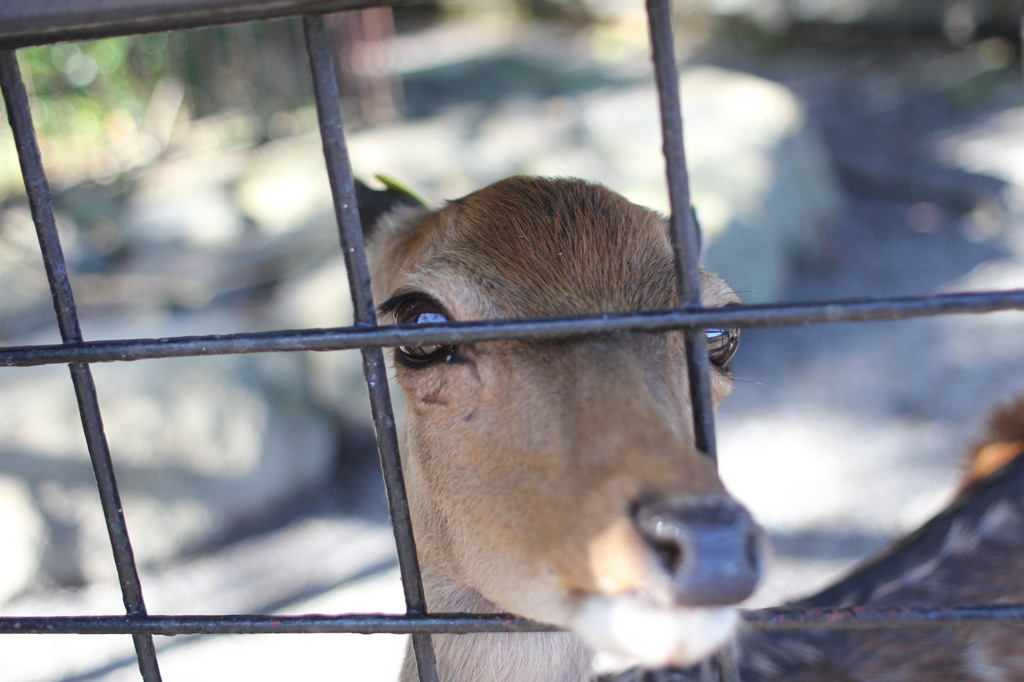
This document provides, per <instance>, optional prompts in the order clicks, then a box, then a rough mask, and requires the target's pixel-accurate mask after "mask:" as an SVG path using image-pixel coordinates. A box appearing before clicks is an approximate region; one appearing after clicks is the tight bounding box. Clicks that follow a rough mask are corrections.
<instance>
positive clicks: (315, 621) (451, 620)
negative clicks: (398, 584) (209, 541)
mask: <svg viewBox="0 0 1024 682" xmlns="http://www.w3.org/2000/svg"><path fill="white" fill-rule="evenodd" d="M558 630H559V628H556V627H554V626H552V625H544V624H541V623H537V622H534V621H531V620H526V619H524V618H518V617H516V616H512V615H508V614H430V615H390V614H380V613H370V614H344V615H337V616H331V615H322V614H314V615H304V616H259V615H233V616H139V617H135V616H57V617H48V618H0V634H79V635H124V634H139V633H142V634H147V635H218V634H295V633H313V632H320V633H351V634H364V635H369V634H375V633H383V634H409V633H440V632H461V633H472V632H556V631H558Z"/></svg>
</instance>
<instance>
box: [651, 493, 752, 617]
mask: <svg viewBox="0 0 1024 682" xmlns="http://www.w3.org/2000/svg"><path fill="white" fill-rule="evenodd" d="M633 519H634V522H635V524H636V527H637V529H638V530H639V532H640V535H641V536H642V537H643V539H644V541H645V542H646V543H647V544H648V545H649V546H650V547H651V548H652V549H653V550H654V552H655V553H656V554H657V556H658V558H659V559H660V561H661V563H662V566H663V567H664V568H665V570H666V571H667V572H668V574H669V575H670V576H671V578H672V586H673V588H674V590H675V598H676V601H677V602H678V603H679V604H681V605H687V606H724V605H729V604H736V603H738V602H741V601H743V600H744V599H746V598H747V597H749V596H750V595H751V594H752V593H753V592H754V589H755V588H756V587H757V585H758V583H759V582H760V580H761V563H762V561H761V552H762V546H761V545H762V541H761V531H760V529H759V528H758V527H757V524H756V523H754V520H753V518H752V517H751V516H750V513H749V512H748V511H747V510H746V509H745V508H743V507H742V506H741V505H740V504H738V503H737V502H736V501H734V500H732V499H731V498H728V497H709V498H695V499H679V500H668V501H666V500H658V501H651V502H645V503H641V504H639V505H637V506H636V508H635V509H634V511H633Z"/></svg>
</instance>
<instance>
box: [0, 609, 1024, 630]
mask: <svg viewBox="0 0 1024 682" xmlns="http://www.w3.org/2000/svg"><path fill="white" fill-rule="evenodd" d="M742 618H743V621H744V623H745V625H746V627H750V628H754V629H757V630H765V631H784V630H809V629H815V630H868V629H891V628H906V627H925V628H949V627H970V626H973V625H979V624H998V625H1002V626H1006V627H1024V604H989V605H978V606H955V607H943V608H930V607H900V606H891V607H886V606H872V607H857V606H854V607H844V608H838V607H837V608H817V607H815V608H787V607H776V608H766V609H758V610H754V611H744V612H742ZM559 629H560V628H556V627H554V626H551V625H546V624H543V623H537V622H535V621H531V620H527V619H525V618H519V617H516V616H514V615H511V614H493V613H481V614H472V613H433V614H428V615H411V614H404V615H402V614H394V615H392V614H380V613H366V614H342V615H321V614H312V615H302V616H281V615H231V616H187V615H186V616H166V615H149V616H144V615H139V616H131V615H129V616H56V617H27V618H17V617H8V618H0V634H5V635H6V634H78V635H127V634H140V633H141V634H145V635H167V636H173V635H215V634H296V633H351V634H374V633H384V634H408V633H442V632H445V633H484V632H557V631H559Z"/></svg>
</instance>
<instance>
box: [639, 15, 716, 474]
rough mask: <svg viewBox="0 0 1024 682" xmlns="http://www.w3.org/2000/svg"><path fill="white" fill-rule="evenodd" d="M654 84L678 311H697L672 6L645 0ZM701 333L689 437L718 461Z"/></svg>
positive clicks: (696, 341)
mask: <svg viewBox="0 0 1024 682" xmlns="http://www.w3.org/2000/svg"><path fill="white" fill-rule="evenodd" d="M647 20H648V27H649V29H650V35H651V53H652V61H653V62H654V78H655V82H656V84H657V88H658V111H659V112H660V114H661V135H662V143H663V144H662V146H663V152H664V155H665V177H666V179H667V181H668V189H669V204H670V206H671V209H672V215H671V217H670V219H669V234H670V236H671V237H672V249H673V251H674V253H675V257H676V277H677V280H678V284H679V299H680V305H681V306H699V305H700V267H699V260H700V235H699V234H698V232H697V222H696V220H695V219H694V213H693V206H692V204H691V201H690V178H689V172H688V170H687V166H686V148H685V145H684V143H683V110H682V106H681V104H680V99H679V69H678V68H677V67H676V56H675V45H674V37H673V31H672V4H671V2H670V0H647ZM704 334H705V332H704V330H703V329H699V328H697V329H687V330H685V337H686V367H687V376H688V377H689V381H690V400H691V404H692V405H693V433H694V442H695V445H696V446H697V449H698V450H700V451H701V452H703V453H704V454H705V455H707V456H708V457H710V458H711V459H712V460H716V461H717V459H718V453H717V449H718V448H717V446H716V443H715V414H714V402H713V400H712V397H711V363H710V361H709V360H708V347H707V339H706V338H705V335H704Z"/></svg>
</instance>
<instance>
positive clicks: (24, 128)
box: [0, 50, 160, 682]
mask: <svg viewBox="0 0 1024 682" xmlns="http://www.w3.org/2000/svg"><path fill="white" fill-rule="evenodd" d="M0 86H2V89H3V94H4V101H5V102H6V105H7V118H8V121H9V122H10V126H11V131H12V132H13V134H14V140H15V144H16V145H17V149H18V160H19V162H20V163H21V172H22V176H23V178H24V181H25V192H26V194H27V195H28V201H29V207H30V209H31V211H32V219H33V222H34V223H35V226H36V236H37V237H38V239H39V248H40V251H41V252H42V256H43V265H44V267H45V269H46V278H47V280H48V282H49V285H50V292H51V294H52V296H53V305H54V310H55V311H56V314H57V325H58V327H59V328H60V334H61V338H62V339H63V341H64V343H67V344H73V343H81V342H82V340H83V339H82V330H81V327H80V326H79V324H78V313H77V309H76V308H75V300H74V296H73V295H72V291H71V281H70V279H69V278H68V272H67V264H66V262H65V260H64V252H63V249H62V248H61V244H60V235H59V234H58V233H57V224H56V221H55V219H54V214H53V205H52V203H51V201H50V185H49V183H48V182H47V180H46V174H45V172H44V171H43V163H42V158H41V156H40V154H39V145H38V144H37V143H36V137H35V130H34V129H33V126H32V113H31V111H30V109H29V103H28V96H27V94H26V92H25V85H24V83H23V82H22V79H21V71H20V70H19V68H18V60H17V57H16V55H15V53H14V52H13V51H9V50H4V51H0ZM68 367H69V369H70V371H71V381H72V383H73V384H74V388H75V396H76V398H77V400H78V411H79V414H80V416H81V419H82V429H83V432H84V434H85V441H86V446H87V447H88V450H89V457H90V459H91V460H92V468H93V473H94V475H95V477H96V485H97V488H98V489H99V495H100V504H101V505H102V508H103V518H104V520H105V521H106V525H107V533H108V535H109V536H110V544H111V547H112V549H113V554H114V565H115V566H116V568H117V574H118V578H119V580H120V583H121V596H122V599H123V601H124V606H125V609H126V611H127V613H128V615H130V616H144V615H146V605H145V602H144V601H143V598H142V584H141V582H140V580H139V573H138V569H137V567H136V564H135V554H134V552H133V551H132V545H131V540H130V539H129V537H128V527H127V524H126V523H125V519H124V512H123V511H122V508H121V498H120V495H119V493H118V490H117V481H116V479H115V477H114V466H113V462H112V461H111V458H110V449H109V447H108V445H107V437H106V434H105V432H104V430H103V419H102V417H101V415H100V407H99V400H98V399H97V396H96V385H95V383H94V382H93V378H92V372H91V371H90V369H89V366H88V365H86V364H82V363H72V364H70V365H68ZM132 638H133V639H134V642H135V652H136V655H137V656H138V659H139V670H140V671H141V673H142V678H143V680H145V681H146V682H159V680H160V668H159V666H158V664H157V659H156V649H155V647H154V646H153V637H152V635H142V634H136V635H132Z"/></svg>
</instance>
